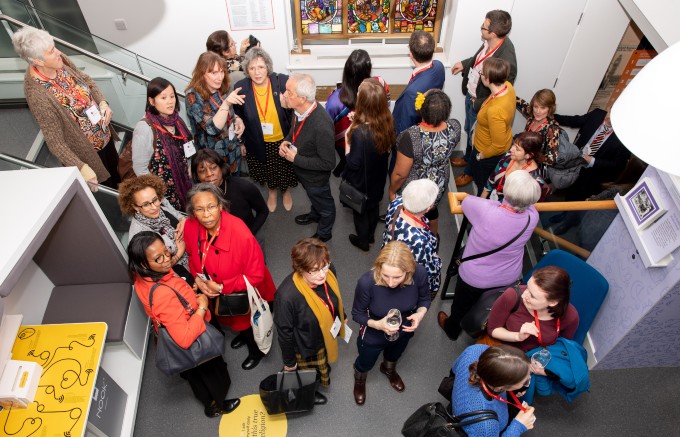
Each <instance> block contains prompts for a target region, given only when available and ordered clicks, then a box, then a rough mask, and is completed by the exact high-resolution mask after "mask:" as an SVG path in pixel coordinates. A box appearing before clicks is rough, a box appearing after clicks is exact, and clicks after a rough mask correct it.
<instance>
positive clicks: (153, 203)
mask: <svg viewBox="0 0 680 437" xmlns="http://www.w3.org/2000/svg"><path fill="white" fill-rule="evenodd" d="M160 204H161V199H159V198H158V197H154V198H153V199H151V201H150V202H144V203H142V204H141V205H137V204H135V206H136V207H137V208H142V209H149V208H151V207H152V206H158V205H160Z"/></svg>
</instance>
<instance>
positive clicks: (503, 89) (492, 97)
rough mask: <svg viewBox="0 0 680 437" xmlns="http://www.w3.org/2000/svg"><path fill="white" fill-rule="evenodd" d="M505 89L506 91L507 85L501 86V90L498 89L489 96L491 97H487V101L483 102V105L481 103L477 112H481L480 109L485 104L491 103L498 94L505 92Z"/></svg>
mask: <svg viewBox="0 0 680 437" xmlns="http://www.w3.org/2000/svg"><path fill="white" fill-rule="evenodd" d="M507 89H508V86H507V85H503V88H501V89H499V90H498V91H497V92H496V93H495V94H494V95H493V96H491V97H489V98H488V99H486V100H484V103H482V106H481V107H480V108H479V110H480V111H481V110H482V108H483V107H484V106H485V105H486V104H487V103H489V102H490V101H492V100H493V99H495V98H496V97H498V96H499V95H500V94H502V93H504V92H505V90H507ZM478 113H479V112H478Z"/></svg>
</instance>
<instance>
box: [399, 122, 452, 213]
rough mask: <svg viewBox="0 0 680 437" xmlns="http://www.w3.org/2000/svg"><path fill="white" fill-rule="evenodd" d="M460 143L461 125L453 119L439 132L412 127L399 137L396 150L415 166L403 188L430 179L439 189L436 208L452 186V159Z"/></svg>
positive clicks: (417, 126)
mask: <svg viewBox="0 0 680 437" xmlns="http://www.w3.org/2000/svg"><path fill="white" fill-rule="evenodd" d="M459 141H460V122H458V120H456V119H453V118H452V119H451V120H449V121H447V122H446V128H445V129H444V130H441V131H439V132H428V131H424V130H423V129H421V128H420V126H419V125H415V126H411V127H410V128H408V129H406V130H405V131H404V132H402V133H401V134H399V137H398V138H397V150H398V151H399V152H400V153H401V154H402V155H404V156H406V157H407V158H411V159H413V165H412V166H411V171H410V172H409V174H408V177H407V178H406V180H405V181H404V184H403V185H402V188H403V187H405V186H406V185H408V183H409V182H411V181H413V180H416V179H430V180H431V181H433V182H435V183H436V184H437V186H438V187H439V194H438V195H437V200H436V202H435V206H437V205H438V204H439V201H440V200H441V198H442V196H443V195H444V192H445V191H446V190H447V186H448V183H449V175H450V171H449V158H450V157H451V154H452V153H453V149H455V148H456V145H458V142H459Z"/></svg>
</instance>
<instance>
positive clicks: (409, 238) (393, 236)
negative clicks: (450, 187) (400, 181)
mask: <svg viewBox="0 0 680 437" xmlns="http://www.w3.org/2000/svg"><path fill="white" fill-rule="evenodd" d="M438 194H439V187H438V186H437V184H436V183H434V182H432V181H431V180H429V179H416V180H415V181H411V182H410V183H409V184H408V185H407V186H406V188H404V190H403V192H402V193H401V196H397V198H396V199H394V200H393V201H392V202H391V203H390V206H389V209H388V210H387V216H386V217H385V232H384V233H383V247H384V246H385V245H386V244H387V243H389V242H390V241H392V240H396V241H403V242H404V243H406V245H407V246H408V247H409V248H410V249H411V252H413V257H414V258H415V260H416V262H417V263H418V264H420V265H421V266H423V267H425V269H426V270H427V280H428V283H429V286H430V298H432V299H434V297H435V296H436V295H437V291H439V282H440V279H441V270H442V260H441V258H439V254H437V249H438V246H439V240H437V237H436V236H435V234H433V233H432V231H431V230H430V221H429V220H428V218H427V216H426V213H427V212H428V211H429V210H430V209H431V208H432V206H433V205H434V203H435V201H436V200H437V196H438Z"/></svg>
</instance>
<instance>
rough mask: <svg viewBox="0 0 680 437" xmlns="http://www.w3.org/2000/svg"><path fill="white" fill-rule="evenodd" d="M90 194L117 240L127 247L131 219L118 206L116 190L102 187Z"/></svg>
mask: <svg viewBox="0 0 680 437" xmlns="http://www.w3.org/2000/svg"><path fill="white" fill-rule="evenodd" d="M92 195H93V196H94V198H95V200H96V201H97V204H98V205H99V207H100V208H101V209H102V212H103V213H104V216H105V217H106V220H107V221H108V222H109V225H111V228H112V229H113V232H114V233H115V234H116V237H118V241H120V243H121V244H122V245H123V247H127V240H128V230H129V229H130V221H131V220H130V217H128V216H127V215H124V214H123V213H122V212H121V210H120V207H119V206H118V192H117V191H113V190H110V189H106V188H102V189H100V190H98V191H96V192H93V193H92Z"/></svg>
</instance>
